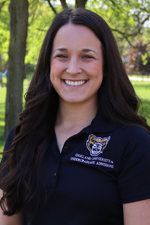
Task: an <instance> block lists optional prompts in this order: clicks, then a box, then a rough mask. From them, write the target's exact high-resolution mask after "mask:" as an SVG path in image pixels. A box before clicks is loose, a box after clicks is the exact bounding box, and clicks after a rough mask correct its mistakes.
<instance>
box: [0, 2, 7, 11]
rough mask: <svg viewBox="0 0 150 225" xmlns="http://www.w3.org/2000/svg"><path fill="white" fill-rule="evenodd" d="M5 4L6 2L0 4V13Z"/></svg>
mask: <svg viewBox="0 0 150 225" xmlns="http://www.w3.org/2000/svg"><path fill="white" fill-rule="evenodd" d="M5 2H6V1H3V2H1V3H0V12H1V10H2V8H3V6H4V4H5Z"/></svg>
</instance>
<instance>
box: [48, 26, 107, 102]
mask: <svg viewBox="0 0 150 225" xmlns="http://www.w3.org/2000/svg"><path fill="white" fill-rule="evenodd" d="M50 64H51V71H50V80H51V82H52V85H53V87H54V89H55V90H56V92H57V93H58V95H59V97H60V101H62V102H63V101H65V102H67V103H71V104H77V103H80V104H81V103H85V102H87V101H94V102H95V100H96V101H97V92H98V89H99V87H100V86H101V84H102V80H103V55H102V47H101V42H100V40H99V39H98V38H97V37H96V35H95V34H94V33H93V31H92V30H90V29H89V28H88V27H86V26H83V25H73V24H67V25H64V26H62V27H61V28H60V29H59V30H58V32H57V34H56V36H55V38H54V42H53V48H52V55H51V59H50Z"/></svg>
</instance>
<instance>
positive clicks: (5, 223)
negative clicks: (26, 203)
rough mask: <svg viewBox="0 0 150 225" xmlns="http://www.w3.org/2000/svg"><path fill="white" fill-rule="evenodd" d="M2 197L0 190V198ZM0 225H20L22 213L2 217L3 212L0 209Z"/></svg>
mask: <svg viewBox="0 0 150 225" xmlns="http://www.w3.org/2000/svg"><path fill="white" fill-rule="evenodd" d="M1 197H2V190H0V198H1ZM0 224H1V225H22V213H21V212H19V213H18V214H15V215H13V216H6V215H3V211H2V209H1V208H0Z"/></svg>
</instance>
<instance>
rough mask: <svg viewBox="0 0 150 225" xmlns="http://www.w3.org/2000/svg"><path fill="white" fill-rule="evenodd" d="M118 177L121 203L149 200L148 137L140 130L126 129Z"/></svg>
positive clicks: (149, 159)
mask: <svg viewBox="0 0 150 225" xmlns="http://www.w3.org/2000/svg"><path fill="white" fill-rule="evenodd" d="M122 146H123V150H122V157H121V164H120V173H119V177H118V186H119V193H120V197H121V200H122V203H129V202H135V201H140V200H144V199H148V198H150V135H149V134H148V133H147V132H146V131H145V130H143V129H141V128H131V127H130V128H127V129H126V130H125V133H124V138H123V143H122Z"/></svg>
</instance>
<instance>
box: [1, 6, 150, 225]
mask: <svg viewBox="0 0 150 225" xmlns="http://www.w3.org/2000/svg"><path fill="white" fill-rule="evenodd" d="M138 108H139V99H138V97H137V96H136V94H135V92H134V89H133V87H132V85H131V83H130V81H129V79H128V76H127V74H126V72H125V69H124V65H123V63H122V61H121V58H120V55H119V51H118V48H117V45H116V42H115V39H114V37H113V34H112V32H111V30H110V28H109V27H108V25H107V24H106V22H105V21H104V20H103V19H102V18H101V17H100V16H99V15H97V14H95V13H93V12H91V11H89V10H86V9H69V10H66V11H63V12H61V13H60V14H59V15H57V16H56V17H55V19H54V21H53V23H52V25H51V26H50V28H49V30H48V32H47V34H46V37H45V40H44V42H43V45H42V48H41V52H40V56H39V60H38V64H37V68H36V70H35V73H34V76H33V79H32V81H31V84H30V86H29V89H28V92H27V95H26V104H25V110H24V111H23V112H22V113H21V114H20V115H19V119H20V122H19V123H18V124H16V126H15V127H14V128H12V130H11V131H10V134H9V136H8V138H7V141H6V145H5V151H4V153H3V155H4V156H3V159H2V163H1V167H0V175H1V176H0V187H1V189H2V191H1V194H2V195H1V196H2V198H1V201H0V205H1V208H2V210H1V214H0V221H2V224H3V225H7V224H9V225H16V224H17V225H35V224H36V225H48V224H51V225H59V224H65V225H73V224H75V225H91V224H94V225H112V224H115V225H133V224H136V225H143V224H144V225H149V224H150V214H149V211H150V173H149V171H150V163H149V158H150V150H149V148H150V135H149V133H150V127H149V126H148V125H147V124H146V122H145V119H144V118H143V117H141V116H139V115H138V114H137V111H138ZM143 209H144V210H143ZM3 213H4V214H3Z"/></svg>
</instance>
